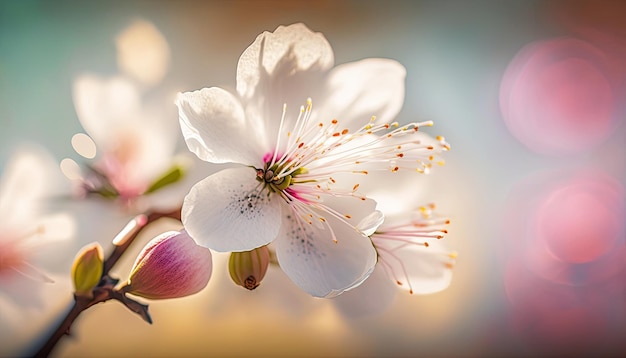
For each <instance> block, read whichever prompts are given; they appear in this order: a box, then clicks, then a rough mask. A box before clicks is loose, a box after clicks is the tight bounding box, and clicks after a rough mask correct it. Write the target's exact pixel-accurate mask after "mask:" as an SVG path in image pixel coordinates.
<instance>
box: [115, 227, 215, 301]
mask: <svg viewBox="0 0 626 358" xmlns="http://www.w3.org/2000/svg"><path fill="white" fill-rule="evenodd" d="M212 267H213V265H212V261H211V251H210V250H209V249H207V248H205V247H202V246H199V245H197V244H196V242H195V241H194V240H193V239H192V238H191V237H190V236H189V235H188V234H187V232H186V231H185V230H183V231H180V232H176V231H169V232H165V233H163V234H161V235H159V236H157V237H155V238H154V239H152V240H151V241H150V242H149V243H148V244H147V245H146V246H145V247H144V248H143V250H142V251H141V253H140V254H139V256H138V257H137V259H136V260H135V264H134V265H133V268H132V270H131V273H130V277H129V278H128V283H127V287H126V288H125V289H124V290H125V291H126V292H129V293H132V294H134V295H137V296H141V297H145V298H150V299H165V298H176V297H184V296H189V295H192V294H194V293H197V292H198V291H200V290H202V289H203V288H204V287H206V285H207V283H208V282H209V278H211V270H212Z"/></svg>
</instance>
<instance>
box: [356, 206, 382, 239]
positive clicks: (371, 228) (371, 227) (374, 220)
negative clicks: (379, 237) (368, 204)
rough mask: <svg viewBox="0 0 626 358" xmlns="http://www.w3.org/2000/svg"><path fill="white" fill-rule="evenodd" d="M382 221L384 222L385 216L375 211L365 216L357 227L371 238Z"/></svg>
mask: <svg viewBox="0 0 626 358" xmlns="http://www.w3.org/2000/svg"><path fill="white" fill-rule="evenodd" d="M383 221H385V215H383V213H382V212H380V211H378V210H376V211H374V212H373V213H371V214H369V215H368V216H366V217H365V218H364V219H362V220H361V221H360V222H359V225H357V227H358V228H359V230H361V231H362V232H363V234H365V235H366V236H371V235H372V234H373V233H374V232H376V229H378V227H379V226H380V225H381V224H382V223H383Z"/></svg>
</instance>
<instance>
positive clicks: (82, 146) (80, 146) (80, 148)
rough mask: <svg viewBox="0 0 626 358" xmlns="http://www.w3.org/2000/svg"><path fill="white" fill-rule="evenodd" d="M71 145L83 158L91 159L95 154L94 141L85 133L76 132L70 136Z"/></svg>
mask: <svg viewBox="0 0 626 358" xmlns="http://www.w3.org/2000/svg"><path fill="white" fill-rule="evenodd" d="M72 147H73V148H74V150H75V151H76V153H78V154H79V155H80V156H82V157H84V158H87V159H93V158H95V156H96V143H94V142H93V140H92V139H91V137H89V136H88V135H86V134H85V133H76V134H74V136H72Z"/></svg>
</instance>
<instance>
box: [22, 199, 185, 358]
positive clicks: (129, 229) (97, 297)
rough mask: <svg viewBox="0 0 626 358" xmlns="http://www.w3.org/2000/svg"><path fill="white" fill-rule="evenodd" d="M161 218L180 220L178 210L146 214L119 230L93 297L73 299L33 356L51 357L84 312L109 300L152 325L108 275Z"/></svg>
mask: <svg viewBox="0 0 626 358" xmlns="http://www.w3.org/2000/svg"><path fill="white" fill-rule="evenodd" d="M163 217H169V218H173V219H178V220H180V208H178V209H175V210H172V211H170V212H152V213H149V214H141V215H138V216H136V217H135V218H133V219H132V220H131V221H130V222H129V223H128V224H127V225H126V227H124V229H122V231H120V233H119V234H118V235H117V236H116V237H115V238H114V239H113V244H114V245H115V248H114V249H113V252H112V253H111V254H110V255H109V257H108V258H107V259H106V260H105V261H104V270H103V273H102V280H101V281H100V284H99V285H98V287H96V288H94V290H93V297H91V298H89V297H78V296H74V303H73V304H72V307H71V309H70V310H69V311H68V312H67V314H66V315H65V317H64V318H63V320H62V321H61V322H60V324H59V326H58V327H57V328H56V329H55V330H54V332H53V333H52V335H51V336H50V338H48V340H46V342H45V343H44V345H43V346H42V347H41V348H40V349H39V350H38V351H37V353H35V354H34V357H47V356H48V355H50V353H51V352H52V350H53V349H54V347H55V346H56V345H57V343H58V342H59V341H60V340H61V338H63V337H64V336H65V335H69V334H70V328H71V327H72V324H73V323H74V321H75V320H76V319H77V318H78V316H79V315H80V314H81V313H82V312H83V311H84V310H86V309H87V308H89V307H91V306H93V305H95V304H98V303H101V302H105V301H108V300H110V299H116V300H118V301H120V302H122V303H123V304H124V305H126V306H127V307H128V308H129V309H131V310H132V311H133V312H135V313H137V314H139V315H140V316H141V317H142V318H143V319H144V320H145V321H147V322H149V323H151V319H150V315H149V314H148V310H147V306H146V305H142V304H140V303H138V302H136V301H133V300H131V299H129V298H127V297H125V296H124V293H123V292H117V291H116V290H115V289H114V288H115V287H114V286H115V284H117V282H118V280H116V279H113V278H111V277H110V276H109V271H110V270H111V268H113V266H115V264H116V263H117V261H118V260H119V259H120V258H121V257H122V255H124V253H125V252H126V250H127V249H128V247H130V245H131V244H132V243H133V241H135V239H136V238H137V236H138V235H139V233H141V231H142V230H143V229H144V228H145V227H146V226H148V225H149V224H150V223H153V222H155V221H157V220H158V219H160V218H163ZM122 296H123V297H122Z"/></svg>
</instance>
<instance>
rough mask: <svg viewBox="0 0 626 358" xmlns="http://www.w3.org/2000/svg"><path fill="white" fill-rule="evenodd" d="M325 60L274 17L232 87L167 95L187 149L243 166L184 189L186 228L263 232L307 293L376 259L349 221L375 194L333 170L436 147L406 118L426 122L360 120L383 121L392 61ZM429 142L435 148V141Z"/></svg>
mask: <svg viewBox="0 0 626 358" xmlns="http://www.w3.org/2000/svg"><path fill="white" fill-rule="evenodd" d="M333 61H334V59H333V52H332V49H331V47H330V45H329V44H328V42H327V41H326V39H325V38H324V36H323V35H321V34H319V33H314V32H312V31H311V30H309V29H308V28H307V27H306V26H304V25H303V24H295V25H291V26H287V27H283V26H281V27H278V28H277V29H276V31H275V32H273V33H269V32H265V33H263V34H261V35H259V36H258V37H257V39H256V40H255V41H254V43H253V44H252V45H250V47H248V48H247V49H246V50H245V51H244V53H243V54H242V55H241V58H240V59H239V64H238V67H237V92H236V93H235V94H233V93H231V92H228V91H226V90H224V89H222V88H218V87H212V88H205V89H202V90H199V91H195V92H187V93H183V94H180V95H179V98H178V101H177V105H178V108H179V113H180V125H181V128H182V131H183V135H184V137H185V141H186V143H187V146H188V147H189V149H190V150H191V151H192V152H193V153H195V154H196V155H197V156H198V157H199V158H200V159H202V160H204V161H208V162H213V163H239V164H242V165H243V166H241V167H238V168H232V169H226V170H222V171H221V172H218V173H217V174H214V175H211V176H209V177H207V178H206V179H204V180H202V181H201V182H199V183H198V184H196V185H195V186H194V187H193V188H192V190H191V192H190V193H189V194H188V196H187V197H186V198H185V201H184V204H183V214H182V219H183V223H184V225H185V228H186V229H187V231H188V232H189V234H190V235H191V236H192V237H193V238H195V239H196V240H198V241H199V242H200V243H201V244H204V245H206V246H208V247H209V248H211V249H214V250H216V251H247V250H251V249H254V248H256V247H259V246H262V245H265V244H268V243H270V242H272V241H273V244H274V245H275V248H276V254H277V258H278V261H279V263H280V266H281V268H282V269H283V270H284V271H285V273H286V274H287V275H288V276H289V277H290V278H291V280H292V281H293V282H294V283H296V285H298V286H299V287H300V288H302V289H303V290H305V291H306V292H308V293H310V294H311V295H313V296H319V297H332V296H335V295H338V294H340V293H342V292H343V291H345V290H349V289H351V288H353V287H355V286H358V285H359V284H360V283H361V282H363V280H365V279H366V278H367V277H368V276H369V274H370V273H371V272H372V269H373V267H374V265H375V263H376V251H375V249H374V247H373V246H372V244H371V241H370V240H369V239H368V238H367V236H366V235H365V234H363V233H362V232H361V231H360V230H358V229H357V224H358V223H359V222H361V220H362V219H364V218H366V217H369V216H370V215H374V216H376V215H380V213H377V212H375V202H374V201H372V200H370V199H367V198H366V197H365V196H364V195H362V194H360V192H359V191H358V187H359V184H358V183H355V182H353V181H351V182H350V183H349V184H346V183H345V182H343V181H342V182H338V181H337V180H336V179H335V178H334V176H335V175H338V174H341V173H350V174H358V175H363V174H368V172H369V171H370V170H382V171H388V172H389V171H391V172H396V171H398V170H400V169H403V168H411V170H414V171H415V170H417V171H418V172H424V171H426V169H427V168H428V167H429V166H430V162H431V161H432V160H433V158H432V156H431V154H430V153H431V152H433V151H435V149H436V148H435V147H434V146H432V145H430V144H428V145H427V144H423V143H421V142H420V141H419V140H417V139H416V136H417V135H418V133H417V129H418V127H419V126H420V125H427V126H428V125H431V124H432V123H431V122H424V123H410V124H408V125H405V126H399V125H398V124H397V123H387V122H379V121H377V120H376V119H375V118H374V117H372V115H374V114H375V115H378V116H379V118H382V119H384V120H385V121H387V120H389V119H392V118H393V117H394V116H395V115H396V114H397V113H398V111H399V110H400V107H401V105H402V103H403V100H404V76H405V69H404V67H403V66H402V65H400V64H399V63H397V62H396V61H393V60H386V59H367V60H362V61H359V62H354V63H348V64H344V65H341V66H337V67H335V68H333V67H332V66H333ZM311 98H314V99H316V101H319V102H316V103H319V107H316V110H313V103H312V100H311ZM318 99H319V100H318ZM305 101H306V104H305V105H303V106H301V104H302V103H304V102H305ZM298 108H299V109H298ZM336 118H338V119H339V120H338V119H336ZM437 146H438V147H440V148H444V149H445V148H447V144H446V143H445V142H444V141H443V138H441V139H440V140H438V141H437ZM351 179H352V178H351ZM352 180H353V179H352Z"/></svg>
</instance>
